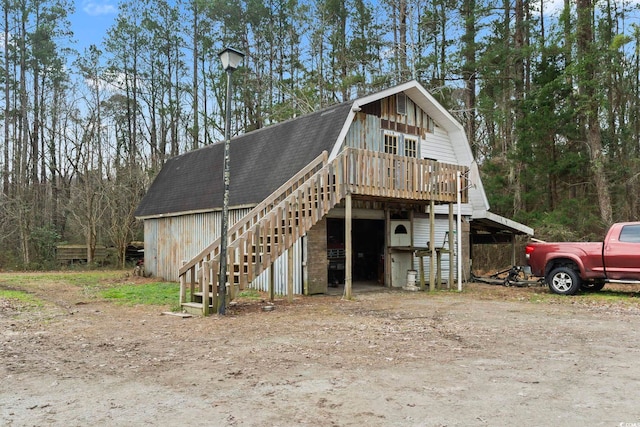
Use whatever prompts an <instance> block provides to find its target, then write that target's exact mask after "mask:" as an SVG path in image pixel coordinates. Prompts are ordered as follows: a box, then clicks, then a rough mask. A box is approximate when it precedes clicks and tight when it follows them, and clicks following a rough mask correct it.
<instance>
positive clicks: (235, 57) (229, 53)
mask: <svg viewBox="0 0 640 427" xmlns="http://www.w3.org/2000/svg"><path fill="white" fill-rule="evenodd" d="M218 57H219V58H220V62H222V68H224V71H226V73H227V107H226V109H227V111H226V119H225V126H224V167H223V169H224V173H223V181H224V195H223V199H222V224H221V225H220V275H219V276H218V297H219V299H218V307H217V309H218V314H225V307H226V305H227V302H226V294H227V245H228V243H229V242H228V241H227V240H228V237H227V234H228V230H229V146H230V145H231V136H230V134H231V74H232V73H233V72H234V71H235V70H236V68H238V65H240V62H241V61H242V58H244V53H242V52H240V51H239V50H236V49H233V48H230V47H228V48H226V49H225V50H223V51H222V52H220V53H219V54H218ZM207 304H208V303H207Z"/></svg>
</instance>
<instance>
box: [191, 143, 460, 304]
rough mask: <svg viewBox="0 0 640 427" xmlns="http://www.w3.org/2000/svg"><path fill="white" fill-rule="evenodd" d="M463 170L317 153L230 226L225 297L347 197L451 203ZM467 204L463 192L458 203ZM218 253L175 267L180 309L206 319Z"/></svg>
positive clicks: (214, 299) (211, 250)
mask: <svg viewBox="0 0 640 427" xmlns="http://www.w3.org/2000/svg"><path fill="white" fill-rule="evenodd" d="M465 171H466V168H464V167H462V166H457V165H449V164H445V163H440V162H436V161H433V160H420V159H415V158H407V157H401V156H394V155H390V154H385V153H379V152H371V151H366V150H359V149H354V148H347V149H345V150H344V151H343V152H342V153H341V154H340V155H338V156H337V157H336V158H335V159H334V160H333V161H331V162H328V153H327V152H326V151H325V152H323V153H322V154H321V155H320V156H318V157H317V158H316V159H314V160H313V161H312V162H311V163H309V164H308V165H307V166H306V167H305V168H303V169H302V170H301V171H300V172H298V173H297V174H296V175H295V176H294V177H292V178H291V179H290V180H289V181H287V182H286V183H285V184H283V185H282V186H281V187H280V188H278V189H277V190H276V191H274V192H273V193H272V194H271V195H270V196H269V197H267V198H266V199H265V200H264V201H262V202H261V203H260V204H258V205H257V206H256V207H255V208H253V209H252V210H251V211H250V212H249V213H248V214H247V215H245V216H244V217H243V218H242V219H241V220H240V221H238V222H237V223H236V224H234V225H233V226H231V227H230V228H229V231H228V245H227V260H226V262H227V281H226V290H227V295H228V298H225V299H226V300H227V301H231V300H233V299H234V298H235V296H236V293H237V292H238V291H239V290H243V289H245V288H246V287H248V286H249V285H250V284H251V282H252V281H253V280H255V279H256V278H257V277H258V276H259V275H260V274H261V273H262V272H263V271H265V270H266V269H267V268H269V267H270V266H271V265H272V264H273V263H274V262H275V260H276V259H277V258H278V257H279V256H280V255H282V254H283V253H284V252H285V251H287V250H288V249H290V248H291V247H292V246H293V244H294V243H295V242H296V240H298V238H300V237H302V236H303V235H304V234H305V233H306V232H307V231H309V229H311V227H313V226H314V225H315V224H316V223H317V222H318V221H320V220H321V219H322V218H323V217H324V216H325V215H326V214H327V213H328V212H329V210H330V209H332V208H333V207H334V206H336V205H337V204H338V203H340V201H341V200H342V199H343V198H344V197H345V195H346V194H347V192H349V193H351V194H357V195H364V196H371V197H375V198H385V199H389V198H392V199H410V200H414V201H415V200H425V201H426V200H437V201H439V202H449V203H453V202H455V201H456V197H457V194H456V186H455V182H456V175H457V173H458V172H462V173H463V172H465ZM463 188H464V187H463ZM466 199H467V195H466V190H465V191H464V193H463V202H464V201H466ZM219 253H220V238H218V239H216V240H215V241H214V242H213V243H211V245H209V246H208V247H206V248H205V249H204V250H202V251H201V252H200V253H199V254H198V255H197V256H195V257H194V258H193V259H192V260H191V261H189V262H185V263H184V265H183V266H182V267H181V268H180V270H179V277H180V304H181V306H182V307H183V309H184V310H185V311H189V312H192V313H202V314H203V315H208V314H210V313H211V312H212V311H213V310H215V308H217V306H218V292H217V289H218V274H219V266H220V264H219V263H220V262H221V261H220V255H219ZM289 281H290V282H291V280H289ZM289 292H290V293H292V292H293V290H292V289H291V287H290V289H289Z"/></svg>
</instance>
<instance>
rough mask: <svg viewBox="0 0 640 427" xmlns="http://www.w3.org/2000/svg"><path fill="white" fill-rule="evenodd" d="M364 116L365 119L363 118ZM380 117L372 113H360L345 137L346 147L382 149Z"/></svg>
mask: <svg viewBox="0 0 640 427" xmlns="http://www.w3.org/2000/svg"><path fill="white" fill-rule="evenodd" d="M362 116H364V120H362ZM380 141H381V134H380V119H379V118H378V117H376V116H372V115H364V114H363V113H359V114H358V115H357V116H356V120H354V121H353V122H352V123H351V127H350V128H349V131H348V132H347V136H346V137H345V143H344V145H345V146H346V147H354V148H362V149H365V150H371V151H380V149H381V148H380V147H381V142H380Z"/></svg>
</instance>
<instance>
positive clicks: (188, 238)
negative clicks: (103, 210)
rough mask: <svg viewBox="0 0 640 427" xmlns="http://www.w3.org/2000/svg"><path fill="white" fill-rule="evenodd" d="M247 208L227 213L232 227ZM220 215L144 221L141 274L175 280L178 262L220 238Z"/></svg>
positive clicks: (179, 264) (219, 213)
mask: <svg viewBox="0 0 640 427" xmlns="http://www.w3.org/2000/svg"><path fill="white" fill-rule="evenodd" d="M249 211H250V209H248V208H246V209H233V210H229V223H230V224H234V223H236V222H237V221H238V220H239V219H240V218H242V217H243V216H245V215H246V214H247V213H248V212H249ZM221 214H222V213H221V212H207V213H196V214H191V215H182V216H173V217H166V218H151V219H146V220H145V221H144V245H145V247H144V264H145V271H146V272H147V273H150V274H152V275H153V276H156V277H161V278H163V279H164V280H168V281H178V270H179V269H180V266H181V265H182V261H183V260H186V261H189V260H191V258H193V257H194V256H196V255H197V254H198V253H200V251H202V250H203V249H204V248H206V247H207V246H209V245H210V244H211V243H212V242H213V241H214V240H215V239H217V238H218V237H219V236H220V216H221Z"/></svg>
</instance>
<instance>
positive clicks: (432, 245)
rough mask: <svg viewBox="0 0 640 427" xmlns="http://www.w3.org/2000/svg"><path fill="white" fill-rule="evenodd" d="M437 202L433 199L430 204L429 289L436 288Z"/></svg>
mask: <svg viewBox="0 0 640 427" xmlns="http://www.w3.org/2000/svg"><path fill="white" fill-rule="evenodd" d="M435 210H436V209H435V202H434V200H433V199H431V203H430V204H429V250H430V251H431V257H430V258H429V291H432V292H433V291H434V290H435V289H436V269H435V263H436V242H435V241H434V240H435V238H436V212H435Z"/></svg>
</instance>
